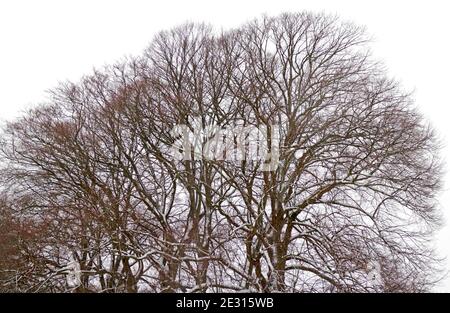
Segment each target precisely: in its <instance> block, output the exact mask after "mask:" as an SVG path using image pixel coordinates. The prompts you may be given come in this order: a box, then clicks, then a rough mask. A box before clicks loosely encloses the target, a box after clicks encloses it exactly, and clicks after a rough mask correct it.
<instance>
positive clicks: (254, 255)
mask: <svg viewBox="0 0 450 313" xmlns="http://www.w3.org/2000/svg"><path fill="white" fill-rule="evenodd" d="M180 125H184V126H186V127H187V131H188V132H189V133H190V134H192V135H193V136H194V137H195V138H194V139H195V140H196V142H195V144H193V145H192V147H191V148H192V149H190V148H189V149H186V148H184V149H179V151H178V152H179V153H181V154H182V155H183V156H184V158H183V159H182V160H179V159H177V158H174V155H173V151H174V145H175V144H176V143H177V141H179V140H180V133H177V132H176V131H174V129H176V127H178V126H180ZM215 125H219V126H220V127H231V126H234V130H235V131H234V133H233V134H232V141H231V142H226V144H225V149H224V150H223V151H219V153H216V155H215V157H210V156H209V157H207V156H205V155H202V156H201V157H199V155H198V151H197V150H198V149H200V152H204V151H206V150H207V148H208V144H209V143H210V142H211V140H212V139H213V138H216V139H217V138H219V139H220V133H219V135H217V128H214V126H215ZM249 127H255V128H258V129H262V130H264V131H266V134H268V135H267V136H266V137H264V139H263V140H262V142H259V143H263V144H264V146H267V147H272V146H273V144H274V138H278V139H279V147H277V149H276V151H277V152H276V153H275V151H271V152H272V159H270V160H268V161H270V166H269V165H267V162H265V161H267V160H263V159H257V160H254V159H251V158H248V157H246V156H248V154H245V153H243V155H244V157H241V158H236V157H233V156H236V155H237V153H238V152H239V151H238V150H237V149H238V148H239V147H241V148H242V146H240V145H239V142H240V141H242V140H243V139H248V138H243V137H246V136H248V133H247V132H246V131H245V130H246V129H248V128H249ZM198 129H200V130H201V131H200V132H199V131H198ZM227 144H228V145H227ZM1 146H2V147H3V148H2V149H1V157H2V174H3V178H2V190H1V192H2V195H3V196H2V197H3V199H4V200H2V204H1V208H2V211H1V213H2V214H1V220H0V222H1V223H2V225H3V223H5V226H4V227H2V235H1V238H2V241H5V242H8V244H4V245H2V251H0V253H2V254H3V253H10V254H12V255H14V256H17V258H19V259H21V260H22V261H23V262H20V263H16V264H10V263H7V262H2V263H0V279H1V281H2V282H4V283H3V286H5V287H2V288H6V289H8V288H9V289H10V290H14V291H24V292H26V291H49V292H52V291H59V292H61V291H73V292H90V291H96V292H137V291H152V292H175V291H182V292H205V291H213V292H218V291H238V290H251V291H267V292H273V291H285V292H317V291H319V292H379V291H385V292H402V291H406V292H411V291H412V292H420V291H426V290H429V288H430V287H431V286H433V283H434V282H435V280H436V278H437V274H438V260H437V259H436V257H435V255H434V253H433V251H432V249H431V246H430V245H429V239H430V238H431V237H430V236H431V235H432V233H433V230H434V229H435V228H436V227H437V226H438V225H439V214H438V212H436V210H435V195H436V192H437V190H439V187H440V177H441V170H440V161H439V159H438V156H437V151H438V145H437V142H436V139H435V136H434V134H433V131H432V129H431V128H430V127H429V126H428V125H427V123H426V122H425V121H424V120H423V118H422V117H421V116H420V115H419V114H418V113H417V112H416V110H415V109H414V107H413V101H412V97H411V95H409V94H408V93H405V92H403V91H402V90H401V87H399V85H398V83H397V82H395V81H393V80H391V79H389V78H387V77H386V74H385V72H384V70H383V69H382V67H381V66H380V65H379V64H377V63H376V62H373V61H372V60H371V58H370V54H369V52H368V49H367V36H366V34H365V31H364V29H362V28H360V27H357V26H354V25H353V24H350V23H343V22H341V21H340V20H339V19H337V18H335V17H330V16H325V15H314V14H309V13H300V14H283V15H280V16H278V17H275V18H271V17H263V18H261V19H258V20H255V21H252V22H250V23H248V24H246V25H244V26H242V27H240V28H238V29H234V30H231V31H228V32H224V33H221V34H217V33H215V32H214V31H213V30H212V29H211V28H210V27H209V26H206V25H203V24H201V25H194V24H186V25H183V26H181V27H178V28H175V29H173V30H171V31H166V32H161V33H160V34H158V35H157V36H156V37H155V38H154V40H153V41H152V43H151V45H150V46H149V47H148V49H147V50H146V51H145V53H144V55H143V56H142V57H139V58H134V59H127V60H125V61H123V62H121V63H118V64H115V65H113V66H109V67H107V68H105V69H103V70H101V71H96V72H95V73H94V74H93V75H91V76H87V77H85V78H83V79H82V81H80V82H79V83H76V84H73V83H67V84H62V85H61V86H59V87H58V88H56V89H54V90H53V91H52V96H51V98H50V103H48V104H44V105H42V106H40V107H39V108H36V109H34V110H32V111H30V112H28V113H27V114H26V115H25V116H24V117H22V118H21V119H19V120H17V121H15V122H11V123H9V124H8V126H7V127H6V128H5V130H4V134H3V135H2V140H1ZM175 146H176V145H175ZM244 148H245V147H244ZM247 148H248V147H247ZM175 150H176V149H175ZM244 150H245V151H243V152H248V149H247V150H246V149H244ZM262 168H264V169H265V170H261V169H262ZM17 225H20V227H18V226H17ZM33 229H35V230H36V231H37V230H39V232H37V233H35V232H34V230H33ZM38 233H39V235H37V234H38ZM4 238H5V239H4ZM11 238H14V239H11ZM11 249H12V250H11ZM6 250H8V251H14V252H13V253H12V252H5V251H6ZM25 260H26V261H25ZM14 281H15V283H13V282H14ZM18 282H20V283H18Z"/></svg>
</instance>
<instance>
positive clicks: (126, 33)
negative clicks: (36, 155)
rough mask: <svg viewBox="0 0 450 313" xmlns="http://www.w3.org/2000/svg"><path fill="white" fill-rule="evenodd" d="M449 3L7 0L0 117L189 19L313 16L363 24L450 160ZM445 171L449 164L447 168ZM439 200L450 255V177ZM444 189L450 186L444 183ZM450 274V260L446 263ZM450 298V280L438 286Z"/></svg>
mask: <svg viewBox="0 0 450 313" xmlns="http://www.w3.org/2000/svg"><path fill="white" fill-rule="evenodd" d="M448 6H449V5H448V1H433V0H429V1H417V2H415V1H394V0H391V1H380V0H378V1H370V2H369V1H320V0H312V1H305V0H303V1H301V0H297V1H283V0H271V1H261V0H260V1H245V0H238V1H235V0H228V1H225V0H222V1H168V0H162V1H138V0H123V1H114V0H108V1H106V0H105V1H102V0H91V1H85V0H59V1H58V0H53V1H52V0H38V1H31V0H30V1H24V0H2V1H1V2H0V120H1V121H5V120H8V119H11V118H13V117H14V116H17V115H18V114H19V113H20V112H21V111H23V110H24V109H25V108H29V107H32V105H34V104H36V103H39V102H42V101H45V97H46V94H45V90H47V89H50V88H52V87H54V86H56V85H57V83H58V81H64V80H67V79H69V80H74V81H76V80H78V79H80V77H81V76H82V75H85V74H90V72H91V71H92V68H93V67H101V66H103V65H105V64H110V63H113V62H115V61H117V60H119V59H120V58H122V57H123V56H125V55H138V54H139V53H140V52H141V51H142V50H143V49H144V48H145V47H146V46H147V45H148V43H149V41H150V40H151V38H152V36H153V35H154V34H155V33H156V32H158V31H160V30H164V29H167V28H170V27H172V26H175V25H178V24H181V23H183V22H186V21H194V22H200V21H204V22H208V23H211V24H213V25H214V26H216V27H217V28H218V29H220V28H224V29H226V28H229V27H235V26H239V25H240V24H241V23H243V22H245V21H248V20H249V19H252V18H255V17H258V16H260V15H261V14H263V13H266V14H268V15H276V14H278V13H281V12H286V11H287V12H296V11H303V10H310V11H314V12H327V13H332V14H338V15H339V16H341V17H342V18H343V19H346V20H350V21H353V22H355V23H357V24H360V25H366V26H367V29H368V32H369V34H371V35H372V36H373V38H374V42H373V44H372V46H371V47H372V50H373V53H374V56H375V57H376V58H377V59H378V60H381V61H383V62H384V63H385V65H386V66H387V68H388V69H389V74H390V75H392V76H393V77H395V78H397V79H399V80H400V81H402V82H403V86H404V87H405V88H406V89H407V90H415V99H416V103H417V106H418V108H419V110H420V111H421V112H422V113H423V114H424V115H425V116H426V117H427V119H428V120H429V121H430V122H431V123H432V124H433V125H434V127H435V128H436V130H437V133H438V135H439V138H440V139H441V141H442V144H443V146H444V147H443V150H442V156H443V158H444V159H446V160H448V159H449V158H448V157H449V156H450V145H449V140H450V121H449V112H450V108H449V105H450V103H449V100H448V99H449V97H448V94H449V92H450V86H449V82H450V79H449V75H450V51H449V48H450V36H449V31H450V17H449V14H450V8H449V7H448ZM447 168H448V166H447ZM445 181H446V185H445V189H444V190H443V192H442V193H441V195H440V197H439V200H440V209H441V210H442V211H443V213H444V216H445V218H446V226H445V227H443V228H442V230H441V231H440V232H439V233H438V234H437V236H436V238H437V239H436V245H437V247H438V249H439V251H440V254H441V256H447V255H449V256H450V208H449V205H450V193H449V192H448V190H449V188H450V175H449V174H447V175H446V178H445ZM447 182H448V183H447ZM446 268H447V270H450V259H449V260H447V261H446ZM436 291H447V292H450V278H448V279H446V280H445V281H443V282H442V283H441V285H440V286H438V287H437V288H436Z"/></svg>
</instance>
